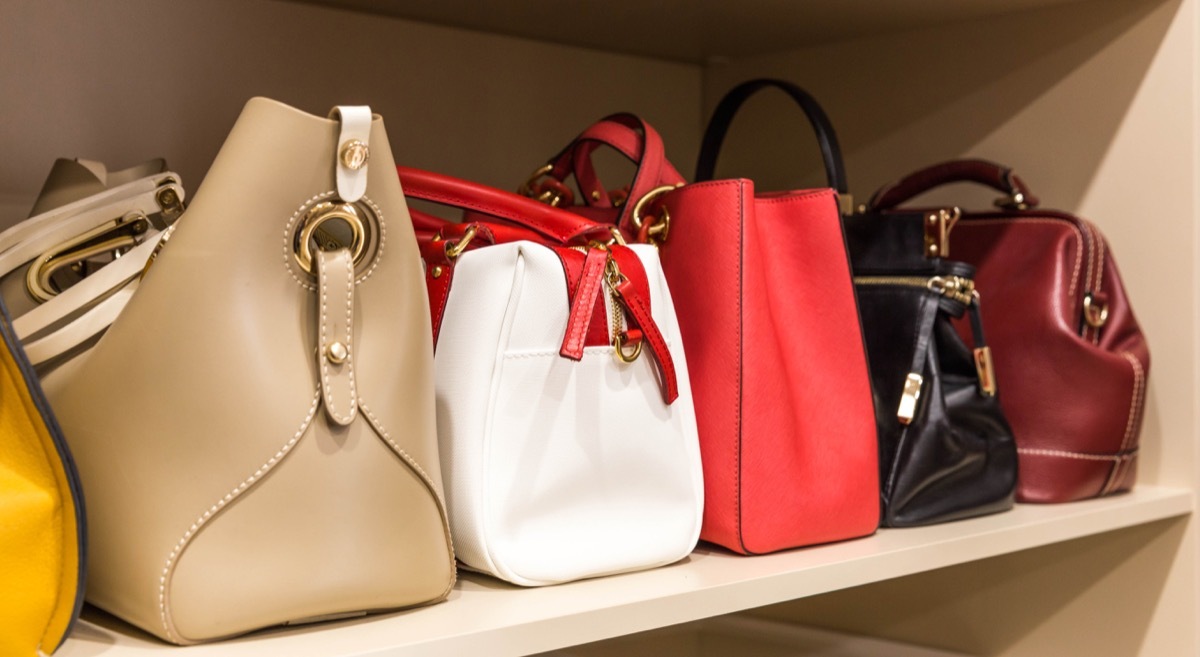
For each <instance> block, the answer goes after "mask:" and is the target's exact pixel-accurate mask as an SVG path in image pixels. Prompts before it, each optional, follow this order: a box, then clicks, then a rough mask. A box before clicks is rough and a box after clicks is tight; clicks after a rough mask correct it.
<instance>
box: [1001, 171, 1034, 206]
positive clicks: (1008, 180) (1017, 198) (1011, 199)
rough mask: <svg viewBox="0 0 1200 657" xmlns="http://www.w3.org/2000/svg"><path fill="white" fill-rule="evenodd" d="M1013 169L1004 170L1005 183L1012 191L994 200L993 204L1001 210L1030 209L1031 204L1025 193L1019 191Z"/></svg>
mask: <svg viewBox="0 0 1200 657" xmlns="http://www.w3.org/2000/svg"><path fill="white" fill-rule="evenodd" d="M1012 175H1013V173H1012V170H1011V169H1010V170H1008V171H1005V172H1004V183H1005V184H1006V185H1008V188H1009V189H1010V190H1012V191H1010V192H1009V193H1008V195H1007V196H1001V197H1000V198H998V199H996V200H995V201H993V205H995V206H996V207H998V208H1000V209H1001V210H1028V209H1029V208H1030V207H1031V206H1030V205H1029V202H1028V201H1027V200H1026V198H1025V195H1024V194H1022V193H1021V192H1019V191H1017V185H1016V183H1015V182H1014V181H1013V178H1012Z"/></svg>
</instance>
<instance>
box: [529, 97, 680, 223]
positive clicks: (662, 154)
mask: <svg viewBox="0 0 1200 657" xmlns="http://www.w3.org/2000/svg"><path fill="white" fill-rule="evenodd" d="M600 146H608V147H609V148H612V149H613V150H615V151H617V152H618V153H620V154H621V155H623V156H625V157H626V158H627V159H629V160H630V161H631V162H633V163H634V164H635V165H636V166H637V170H636V171H635V172H634V175H633V180H632V182H631V183H630V185H629V193H628V196H627V199H628V200H627V201H626V202H623V203H621V204H620V206H619V211H618V212H617V216H616V217H615V219H614V220H613V223H615V224H616V225H618V226H621V227H622V228H623V229H625V230H627V231H629V232H633V229H632V228H631V225H632V224H631V223H630V218H631V217H632V214H633V209H634V206H635V205H636V204H637V201H638V200H640V199H642V198H644V197H645V196H646V195H648V194H649V193H650V192H651V191H653V190H654V189H656V188H658V187H661V186H664V185H668V186H672V187H674V186H677V185H680V184H683V182H684V179H683V176H682V175H680V174H679V172H678V171H677V170H676V169H675V167H674V166H673V165H672V164H671V163H670V162H669V161H668V160H667V156H666V149H665V147H664V146H663V141H662V136H661V135H659V134H658V131H657V130H655V129H654V126H652V125H650V123H649V122H647V121H646V120H645V119H643V118H641V117H640V116H637V115H636V114H631V113H628V112H620V113H617V114H610V115H608V116H606V117H604V118H602V119H600V120H599V121H597V122H596V123H593V124H592V125H590V126H588V128H587V129H585V130H584V131H583V132H581V133H579V135H578V136H576V137H575V139H574V140H572V141H571V143H570V144H568V145H567V146H566V148H564V149H562V150H561V151H559V152H558V153H557V154H556V155H555V156H554V157H552V158H550V161H549V162H548V163H547V164H546V165H545V166H543V167H542V168H541V169H539V170H538V171H537V172H535V174H534V177H533V178H532V179H531V180H529V181H528V182H527V183H526V184H525V185H523V186H522V189H523V190H524V191H525V193H531V192H534V191H535V189H536V188H539V187H540V186H542V185H545V182H543V183H541V185H539V183H538V179H539V178H541V177H543V176H546V177H549V178H550V179H551V180H552V181H553V182H552V183H551V185H552V186H553V188H554V189H552V190H550V193H551V196H552V197H555V198H551V199H549V201H550V202H552V203H554V204H555V205H559V206H565V205H572V204H573V203H574V199H573V198H572V197H571V194H570V190H569V189H567V188H566V187H565V186H563V185H562V181H564V180H566V179H567V177H568V176H570V175H572V174H574V176H575V181H576V183H577V184H578V185H579V191H580V192H581V193H582V194H583V199H582V202H583V203H584V204H585V205H588V206H591V207H598V208H610V207H612V206H613V203H612V202H611V200H610V199H609V194H608V190H607V189H606V188H605V187H604V185H603V184H602V183H601V182H600V180H599V178H598V176H597V175H596V172H595V168H594V167H593V165H592V160H591V157H592V153H593V152H594V151H595V150H596V149H597V148H599V147H600ZM554 183H557V184H554ZM539 191H540V190H539ZM535 195H536V194H535Z"/></svg>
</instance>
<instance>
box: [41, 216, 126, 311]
mask: <svg viewBox="0 0 1200 657" xmlns="http://www.w3.org/2000/svg"><path fill="white" fill-rule="evenodd" d="M149 229H150V218H149V217H147V216H146V215H144V214H142V213H141V212H130V213H128V214H126V215H124V216H121V217H117V218H116V219H113V220H112V221H109V222H106V223H104V224H102V225H100V226H97V227H96V228H93V229H92V230H89V231H87V232H85V233H83V234H82V235H78V236H76V237H73V238H71V239H69V240H67V241H65V242H63V243H62V244H59V245H57V246H54V247H52V248H50V249H48V250H47V251H46V252H44V253H42V254H41V255H40V256H38V257H37V258H36V259H34V261H33V263H32V264H30V266H29V270H28V271H26V273H25V289H26V290H27V291H28V292H29V294H30V296H32V297H33V298H34V299H37V300H38V301H39V302H46V301H49V300H51V299H53V298H54V297H55V296H57V295H58V294H59V292H61V291H62V290H60V289H59V288H58V286H57V285H55V283H54V280H53V279H54V275H55V274H56V273H58V272H59V271H62V270H63V269H66V268H68V267H73V266H75V265H82V264H85V263H86V261H87V260H88V259H89V258H94V257H96V256H99V255H104V254H106V253H111V254H112V255H113V258H114V259H115V258H119V257H120V256H121V254H122V253H124V252H125V250H126V249H129V248H132V247H134V246H137V245H138V244H139V243H140V236H141V235H143V234H145V233H146V231H147V230H149ZM80 274H81V275H83V276H86V275H87V271H86V270H84V269H83V268H82V267H81V268H80Z"/></svg>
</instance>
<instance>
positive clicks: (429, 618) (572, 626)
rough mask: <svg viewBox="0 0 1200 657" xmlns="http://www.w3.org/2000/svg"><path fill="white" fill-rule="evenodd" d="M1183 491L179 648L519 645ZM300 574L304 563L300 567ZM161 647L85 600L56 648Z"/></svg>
mask: <svg viewBox="0 0 1200 657" xmlns="http://www.w3.org/2000/svg"><path fill="white" fill-rule="evenodd" d="M1193 505H1194V498H1193V494H1192V492H1191V491H1189V490H1185V489H1175V488H1160V487H1153V486H1142V487H1138V488H1137V489H1135V490H1134V491H1133V492H1132V493H1129V494H1126V495H1120V496H1116V497H1112V498H1108V499H1102V500H1091V501H1086V502H1078V503H1074V504H1063V505H1051V506H1034V505H1018V506H1017V507H1016V508H1015V509H1014V510H1012V511H1010V512H1007V513H1002V514H997V515H994V516H988V517H984V518H976V519H973V520H965V521H961V522H956V523H949V524H943V525H935V526H932V527H923V528H919V529H899V530H882V531H880V532H878V533H877V534H876V535H874V536H871V537H869V538H865V539H860V540H856V541H848V542H845V543H838V544H833V545H827V546H821V547H815V548H808V549H801V550H792V551H789V552H784V553H780V554H774V555H768V556H760V557H739V556H734V555H732V554H730V553H727V552H724V551H722V550H719V549H713V548H709V547H707V546H702V547H701V548H699V549H697V550H696V552H694V553H693V554H692V555H691V557H689V558H688V559H687V560H685V561H683V562H681V563H679V564H675V565H673V566H669V567H666V568H660V569H657V570H652V571H646V572H641V573H632V574H629V575H622V576H617V577H608V578H603V579H597V580H590V581H585V582H576V583H573V584H568V585H563V586H557V587H549V588H541V589H519V588H516V587H511V586H507V585H505V584H502V583H500V582H498V581H496V580H492V579H489V578H486V577H481V576H474V575H466V576H464V577H462V578H461V580H460V582H459V583H458V585H457V586H456V587H455V590H454V592H453V593H452V594H451V596H450V600H448V601H447V602H445V603H442V604H439V605H435V606H432V607H427V608H423V609H417V610H412V611H408V612H401V613H394V614H388V615H380V616H371V617H366V618H360V619H357V620H351V621H343V622H338V623H325V624H319V625H311V626H302V627H295V628H288V629H281V630H271V631H266V632H260V633H257V634H254V635H251V636H248V637H243V638H240V639H235V640H232V641H226V642H220V643H214V644H209V645H202V646H196V647H191V648H187V649H185V650H184V654H186V655H187V657H243V656H246V657H249V656H252V655H253V656H260V655H288V656H289V657H318V656H320V657H351V656H353V657H405V656H412V655H421V656H439V655H447V656H449V655H454V656H461V655H488V656H489V657H504V656H513V655H527V654H531V653H537V652H542V651H547V650H553V649H557V648H563V647H566V646H571V645H578V644H581V643H587V642H591V641H598V640H602V639H607V638H611V637H614V636H620V635H625V634H631V633H634V632H641V631H645V630H650V629H654V628H659V627H665V626H668V625H673V624H676V623H683V622H687V621H692V620H698V619H702V618H708V617H712V616H718V615H722V614H728V613H732V612H737V611H741V610H744V609H750V608H753V607H760V606H763V605H769V604H774V603H778V602H783V601H786V600H792V599H796V598H802V597H807V596H812V595H817V594H821V593H827V592H830V591H834V590H839V589H843V588H849V587H853V586H859V585H862V584H869V583H871V582H877V581H882V580H886V579H891V578H895V577H901V576H905V575H911V574H914V573H919V572H924V571H928V570H933V569H936V568H942V567H945V566H952V565H956V564H961V563H965V562H969V561H975V560H978V559H986V558H988V557H993V556H998V555H1002V554H1008V553H1011V552H1016V551H1019V550H1025V549H1028V548H1034V547H1039V546H1043V545H1049V544H1052V543H1058V542H1062V541H1068V540H1071V539H1075V538H1080V537H1084V536H1089V535H1093V534H1098V533H1102V532H1107V531H1112V530H1115V529H1121V528H1124V527H1132V526H1135V525H1140V524H1144V523H1148V522H1153V521H1155V520H1161V519H1165V518H1170V517H1173V516H1179V515H1185V514H1188V513H1190V512H1191V511H1192V509H1193ZM297 576H298V577H302V576H303V574H302V573H298V574H297ZM168 649H169V648H168V646H166V644H163V643H161V642H159V641H158V640H156V639H153V638H150V637H148V636H146V635H143V634H141V633H139V632H137V631H135V630H132V629H131V628H129V627H128V626H126V625H124V624H122V623H120V622H119V621H116V620H114V619H112V618H109V617H106V616H104V615H102V614H98V613H96V612H94V611H92V612H90V613H89V614H85V620H84V621H82V622H81V623H80V624H79V626H78V627H76V629H75V631H74V633H73V635H72V638H71V639H70V640H69V641H68V642H67V644H66V645H64V646H63V648H62V649H61V650H60V651H59V652H58V653H56V655H57V657H134V656H143V657H144V656H145V655H148V654H156V653H162V652H164V651H166V650H168Z"/></svg>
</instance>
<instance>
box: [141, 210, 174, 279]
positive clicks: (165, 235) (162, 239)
mask: <svg viewBox="0 0 1200 657" xmlns="http://www.w3.org/2000/svg"><path fill="white" fill-rule="evenodd" d="M178 225H179V224H171V225H170V226H169V227H168V228H167V229H166V230H164V231H163V232H161V233H159V234H158V243H157V244H155V245H154V249H153V250H151V251H150V257H149V258H146V265H145V266H144V267H142V274H141V276H140V277H139V280H140V279H142V278H145V277H146V272H148V271H150V265H153V264H154V261H155V260H158V254H160V253H162V250H163V248H164V247H166V246H167V240H169V239H171V235H173V234H174V233H175V227H176V226H178Z"/></svg>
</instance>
